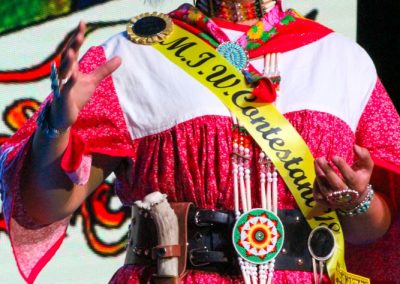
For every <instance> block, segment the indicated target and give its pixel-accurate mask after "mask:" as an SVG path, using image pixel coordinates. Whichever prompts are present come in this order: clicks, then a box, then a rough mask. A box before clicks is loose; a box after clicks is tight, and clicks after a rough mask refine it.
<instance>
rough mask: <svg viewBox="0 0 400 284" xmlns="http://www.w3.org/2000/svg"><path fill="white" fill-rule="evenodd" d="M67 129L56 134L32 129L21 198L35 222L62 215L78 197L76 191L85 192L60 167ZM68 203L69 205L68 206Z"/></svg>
mask: <svg viewBox="0 0 400 284" xmlns="http://www.w3.org/2000/svg"><path fill="white" fill-rule="evenodd" d="M68 140H69V131H68V130H67V131H66V132H64V133H62V134H61V135H60V136H59V137H56V138H53V139H51V138H48V137H46V135H44V134H43V133H42V132H41V131H40V130H39V129H38V130H37V131H36V132H35V134H34V137H33V141H32V146H31V149H30V152H29V155H28V158H27V161H26V163H25V164H26V166H25V168H24V173H23V175H22V183H23V184H22V187H21V195H22V202H23V203H24V206H25V208H26V210H27V212H28V214H29V215H31V216H32V217H33V218H34V219H35V220H36V221H38V222H39V223H51V222H54V221H56V220H59V219H62V218H64V217H66V216H67V215H68V214H69V213H70V212H71V211H72V212H73V210H74V209H75V208H73V205H75V203H76V202H71V199H77V198H79V195H80V194H78V196H77V193H79V192H80V193H82V194H84V193H86V192H87V189H86V188H85V187H83V186H81V188H80V190H76V187H78V186H77V185H74V184H73V183H72V182H71V181H70V180H69V178H68V176H67V175H66V174H65V173H64V172H63V170H62V169H61V157H62V155H63V153H64V151H65V149H66V147H67V145H68ZM71 206H72V207H71Z"/></svg>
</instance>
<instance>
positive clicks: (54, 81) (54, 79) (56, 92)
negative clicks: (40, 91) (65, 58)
mask: <svg viewBox="0 0 400 284" xmlns="http://www.w3.org/2000/svg"><path fill="white" fill-rule="evenodd" d="M50 79H51V90H52V91H53V96H54V98H56V99H58V98H59V97H60V85H59V84H58V75H57V67H56V63H55V62H54V61H53V62H52V63H51V71H50Z"/></svg>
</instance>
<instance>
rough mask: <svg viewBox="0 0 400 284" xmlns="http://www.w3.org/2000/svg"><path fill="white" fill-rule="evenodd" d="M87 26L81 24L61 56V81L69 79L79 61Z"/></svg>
mask: <svg viewBox="0 0 400 284" xmlns="http://www.w3.org/2000/svg"><path fill="white" fill-rule="evenodd" d="M85 31H86V24H85V23H84V22H80V23H79V25H78V27H77V28H76V32H75V33H74V35H73V36H72V37H71V39H70V41H69V43H68V45H67V47H66V49H65V50H64V51H63V53H62V55H61V63H60V67H59V71H58V72H59V77H60V78H61V79H65V78H68V77H69V76H70V74H71V66H72V64H73V63H74V62H76V61H77V60H78V56H79V49H80V48H81V46H82V44H83V41H84V39H85Z"/></svg>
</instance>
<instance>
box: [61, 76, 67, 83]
mask: <svg viewBox="0 0 400 284" xmlns="http://www.w3.org/2000/svg"><path fill="white" fill-rule="evenodd" d="M68 80H69V78H68V77H67V78H64V79H61V85H65V84H66V83H67V82H68Z"/></svg>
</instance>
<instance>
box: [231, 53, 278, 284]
mask: <svg viewBox="0 0 400 284" xmlns="http://www.w3.org/2000/svg"><path fill="white" fill-rule="evenodd" d="M278 58H279V54H277V53H272V54H267V55H266V56H265V57H264V70H263V75H264V76H266V77H267V78H269V79H270V80H273V81H275V83H274V87H275V89H276V91H277V92H278V90H279V82H280V75H279V70H278ZM231 116H232V124H233V130H232V155H231V169H232V177H233V191H234V208H235V217H236V219H239V217H240V216H241V214H244V213H246V212H248V211H250V210H252V209H253V203H252V189H251V172H252V169H251V164H250V161H251V157H252V152H251V148H250V145H251V141H252V138H251V136H250V135H249V133H248V132H247V131H246V129H245V128H244V127H243V126H242V124H241V123H240V121H239V120H237V119H236V117H235V116H234V115H233V114H231ZM258 164H259V166H260V175H259V179H260V190H259V192H260V194H261V195H260V200H261V208H262V209H265V210H269V211H271V212H273V213H274V214H277V213H278V173H277V171H276V170H275V167H274V165H273V164H272V163H271V161H270V159H269V158H268V156H267V155H266V154H265V153H264V152H263V151H261V152H260V154H259V158H258ZM238 262H239V266H240V269H241V272H242V276H243V280H244V282H245V284H251V283H253V284H255V283H260V284H265V283H268V284H270V283H272V279H273V276H274V269H275V260H274V259H272V260H270V261H269V262H267V263H263V264H259V265H256V264H253V263H250V262H248V261H246V260H245V259H243V258H242V257H241V256H239V257H238Z"/></svg>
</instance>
